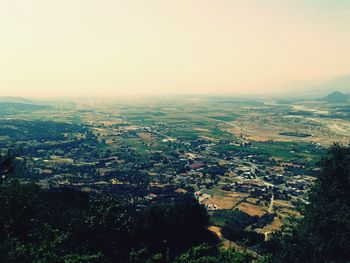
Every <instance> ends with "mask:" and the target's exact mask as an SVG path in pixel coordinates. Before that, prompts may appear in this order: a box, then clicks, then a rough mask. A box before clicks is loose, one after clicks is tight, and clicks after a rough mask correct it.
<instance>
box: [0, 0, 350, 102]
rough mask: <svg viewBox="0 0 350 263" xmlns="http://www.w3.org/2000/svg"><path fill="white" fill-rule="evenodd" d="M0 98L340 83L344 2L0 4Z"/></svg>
mask: <svg viewBox="0 0 350 263" xmlns="http://www.w3.org/2000/svg"><path fill="white" fill-rule="evenodd" d="M0 34H1V37H0V96H1V95H11V96H18V95H21V96H35V95H40V96H57V95H65V96H76V95H97V94H99V95H119V94H125V93H127V94H129V93H136V94H153V93H201V94H202V93H259V94H264V93H268V92H281V91H284V90H292V89H294V88H298V87H301V86H304V85H307V84H313V83H316V82H318V81H323V80H327V79H329V78H333V77H335V76H339V75H342V74H347V73H350V1H349V0H338V1H335V0H333V1H332V0H279V1H277V0H211V1H209V0H59V1H57V0H0Z"/></svg>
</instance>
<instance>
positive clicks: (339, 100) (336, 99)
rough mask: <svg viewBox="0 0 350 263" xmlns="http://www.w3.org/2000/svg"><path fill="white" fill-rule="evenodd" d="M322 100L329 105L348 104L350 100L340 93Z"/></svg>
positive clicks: (335, 92)
mask: <svg viewBox="0 0 350 263" xmlns="http://www.w3.org/2000/svg"><path fill="white" fill-rule="evenodd" d="M321 100H322V101H326V102H329V103H346V102H347V101H348V100H349V95H348V94H345V93H342V92H339V91H334V92H332V93H330V94H328V95H327V96H325V97H323V98H322V99H321Z"/></svg>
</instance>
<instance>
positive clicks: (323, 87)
mask: <svg viewBox="0 0 350 263" xmlns="http://www.w3.org/2000/svg"><path fill="white" fill-rule="evenodd" d="M306 90H308V93H310V95H311V94H312V95H317V96H327V94H329V93H331V92H341V93H345V94H350V74H347V75H343V76H340V77H337V78H334V79H331V80H329V81H326V82H324V83H322V84H319V85H316V86H313V87H310V88H308V89H306Z"/></svg>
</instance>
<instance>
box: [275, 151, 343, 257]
mask: <svg viewBox="0 0 350 263" xmlns="http://www.w3.org/2000/svg"><path fill="white" fill-rule="evenodd" d="M308 201H309V203H308V204H307V205H305V206H304V207H303V208H302V214H303V218H302V219H300V220H296V221H292V222H291V225H289V226H288V228H285V231H284V232H282V233H279V234H278V237H277V238H276V237H275V239H274V240H273V241H272V243H273V250H274V252H275V256H274V261H278V262H348V261H350V147H343V146H340V145H339V144H335V145H333V146H332V147H331V148H330V149H329V156H328V157H327V158H324V159H323V160H322V166H321V172H320V175H319V177H318V178H317V180H316V183H315V185H314V187H313V188H312V190H311V191H310V194H309V200H308ZM276 240H277V242H276Z"/></svg>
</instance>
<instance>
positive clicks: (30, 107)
mask: <svg viewBox="0 0 350 263" xmlns="http://www.w3.org/2000/svg"><path fill="white" fill-rule="evenodd" d="M49 108H51V107H50V106H46V105H38V104H29V103H18V102H4V101H1V100H0V115H6V114H14V113H18V112H21V111H27V112H28V111H37V110H45V109H49Z"/></svg>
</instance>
